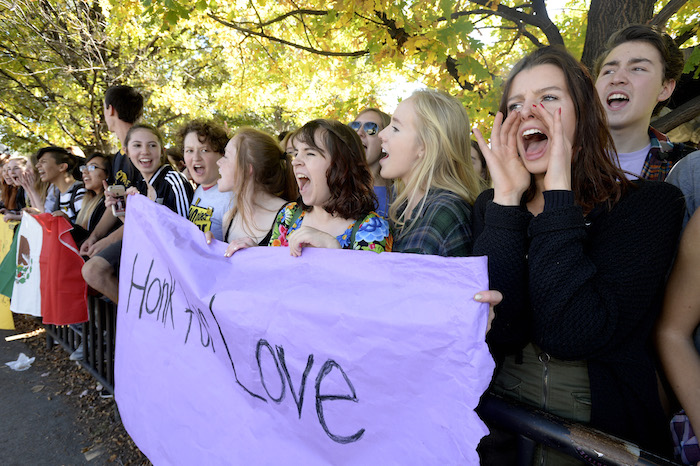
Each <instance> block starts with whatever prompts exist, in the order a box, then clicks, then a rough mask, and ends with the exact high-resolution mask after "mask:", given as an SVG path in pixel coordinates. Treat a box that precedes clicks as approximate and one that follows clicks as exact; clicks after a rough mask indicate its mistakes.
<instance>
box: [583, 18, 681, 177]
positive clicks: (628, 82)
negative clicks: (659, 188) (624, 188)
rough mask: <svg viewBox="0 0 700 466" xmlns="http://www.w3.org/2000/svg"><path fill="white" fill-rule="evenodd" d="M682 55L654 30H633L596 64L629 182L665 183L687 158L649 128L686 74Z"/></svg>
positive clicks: (620, 34)
mask: <svg viewBox="0 0 700 466" xmlns="http://www.w3.org/2000/svg"><path fill="white" fill-rule="evenodd" d="M683 62H684V60H683V54H682V53H681V51H680V50H679V49H678V47H677V46H676V44H675V42H674V41H673V39H672V38H671V37H670V36H669V35H668V34H665V33H662V32H660V31H658V30H657V29H656V28H655V27H652V26H647V25H631V26H627V27H626V28H624V29H621V30H619V31H617V32H616V33H615V34H613V35H612V36H611V37H610V39H609V40H608V43H607V47H606V50H605V51H604V52H603V53H602V54H601V56H600V57H599V59H598V60H597V62H596V66H595V74H596V76H597V79H596V88H597V90H598V96H599V97H600V100H601V103H602V104H603V107H604V108H605V112H606V113H607V116H608V124H609V126H610V133H611V134H612V137H613V140H614V141H615V147H616V148H617V152H618V154H617V155H618V157H619V160H620V166H621V167H622V169H623V170H624V171H626V172H627V173H628V178H630V179H636V178H645V179H649V180H659V181H663V180H664V179H665V178H666V176H667V175H668V173H669V171H670V170H671V167H672V166H673V164H674V163H676V162H677V161H678V160H679V159H680V158H682V157H683V156H684V155H685V154H686V153H688V152H689V150H687V149H686V148H685V146H683V145H682V144H673V143H671V142H670V141H669V140H668V138H667V137H666V135H665V134H663V133H660V132H659V131H656V130H655V129H654V128H652V127H651V126H650V123H651V118H652V116H653V115H655V114H656V113H657V112H658V111H659V110H660V109H661V108H662V107H663V105H664V103H665V102H666V101H667V100H668V99H669V98H670V97H671V94H673V90H674V89H675V87H676V83H677V82H678V79H679V78H680V76H681V73H682V71H683Z"/></svg>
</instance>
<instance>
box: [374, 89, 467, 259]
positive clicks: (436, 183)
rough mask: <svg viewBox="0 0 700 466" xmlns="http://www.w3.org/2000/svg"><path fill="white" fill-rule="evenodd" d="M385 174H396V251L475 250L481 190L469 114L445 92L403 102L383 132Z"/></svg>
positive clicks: (455, 253)
mask: <svg viewBox="0 0 700 466" xmlns="http://www.w3.org/2000/svg"><path fill="white" fill-rule="evenodd" d="M379 137H380V139H381V140H382V149H383V150H384V152H385V153H386V155H385V156H384V157H383V158H382V159H381V160H380V164H381V166H382V168H381V172H380V173H381V176H382V177H383V178H394V179H396V187H397V188H396V192H397V196H396V199H395V201H394V202H393V203H392V204H391V207H390V208H389V217H390V219H391V221H392V223H393V226H394V229H395V233H396V237H395V239H394V249H393V250H394V252H413V253H421V254H434V255H440V256H466V255H468V254H470V253H471V244H472V235H471V226H470V225H471V205H472V204H473V202H474V200H475V199H476V197H477V195H478V194H479V191H480V185H479V178H478V176H477V175H476V174H475V173H474V168H473V165H472V162H471V155H470V150H471V143H470V139H469V117H468V116H467V112H466V110H465V109H464V107H463V106H462V104H461V103H460V102H459V101H458V100H457V99H455V98H454V97H451V96H449V95H447V94H445V93H442V92H439V91H435V90H430V89H426V90H419V91H416V92H414V93H413V95H411V97H410V98H408V99H406V100H404V101H403V102H401V103H400V104H399V106H398V107H397V108H396V111H395V112H394V115H393V117H392V120H391V124H390V125H389V126H388V127H387V128H385V129H384V130H382V132H381V133H380V134H379Z"/></svg>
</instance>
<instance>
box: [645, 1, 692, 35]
mask: <svg viewBox="0 0 700 466" xmlns="http://www.w3.org/2000/svg"><path fill="white" fill-rule="evenodd" d="M686 3H688V0H671V1H670V2H668V3H667V4H666V5H664V7H663V8H662V9H661V11H659V12H658V13H657V14H656V16H654V17H653V18H651V21H649V24H650V25H652V26H659V27H660V28H662V29H663V28H665V27H666V23H667V22H668V20H669V19H671V16H673V15H675V14H676V13H677V12H678V10H680V9H681V7H682V6H683V5H685V4H686Z"/></svg>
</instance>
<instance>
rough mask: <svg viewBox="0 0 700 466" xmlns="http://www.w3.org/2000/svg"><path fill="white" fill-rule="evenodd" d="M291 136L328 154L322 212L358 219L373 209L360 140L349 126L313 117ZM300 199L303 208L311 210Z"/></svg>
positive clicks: (369, 182) (372, 190)
mask: <svg viewBox="0 0 700 466" xmlns="http://www.w3.org/2000/svg"><path fill="white" fill-rule="evenodd" d="M294 139H295V141H299V142H302V143H304V144H308V145H309V146H311V147H312V148H314V149H316V150H318V151H320V152H322V153H323V154H324V155H326V156H328V157H330V166H329V167H328V171H327V172H326V181H327V183H328V189H329V190H330V193H331V198H330V200H329V201H328V202H327V203H326V204H325V205H324V206H323V208H324V209H325V210H326V212H328V213H330V214H336V215H339V216H340V217H342V218H349V219H360V218H364V217H365V216H367V214H369V213H370V212H372V211H373V210H374V209H375V205H376V202H377V196H376V195H375V194H374V188H373V186H372V173H371V172H370V171H369V167H368V165H367V160H366V159H365V150H364V148H363V147H362V140H361V139H360V136H358V135H357V133H356V132H355V131H354V130H353V129H352V128H350V127H349V126H346V125H344V124H342V123H341V122H339V121H335V120H323V119H319V120H313V121H310V122H308V123H306V124H305V125H304V126H302V127H301V128H300V129H299V131H298V132H297V133H296V134H295V136H294ZM300 202H301V205H302V207H303V208H304V210H310V209H311V207H310V206H307V205H305V204H304V203H303V201H301V200H300Z"/></svg>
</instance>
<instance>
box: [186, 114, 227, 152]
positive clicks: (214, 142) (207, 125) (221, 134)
mask: <svg viewBox="0 0 700 466" xmlns="http://www.w3.org/2000/svg"><path fill="white" fill-rule="evenodd" d="M189 133H197V139H199V142H201V143H202V144H209V146H210V147H211V150H213V151H214V152H218V153H219V154H222V155H223V153H224V150H225V149H226V144H227V143H228V140H229V137H228V135H227V134H226V130H224V128H223V127H222V126H220V125H218V124H217V123H215V122H214V121H213V120H192V121H190V122H189V123H187V124H186V125H185V126H183V127H182V128H180V131H178V132H177V135H176V141H177V145H178V147H179V149H180V153H182V152H183V146H184V144H185V137H186V136H187V135H188V134H189Z"/></svg>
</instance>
